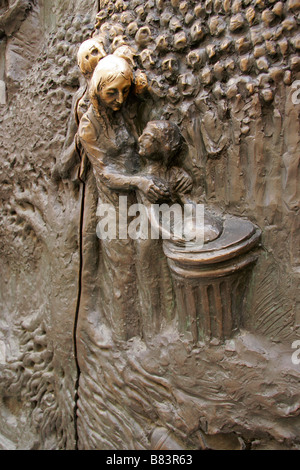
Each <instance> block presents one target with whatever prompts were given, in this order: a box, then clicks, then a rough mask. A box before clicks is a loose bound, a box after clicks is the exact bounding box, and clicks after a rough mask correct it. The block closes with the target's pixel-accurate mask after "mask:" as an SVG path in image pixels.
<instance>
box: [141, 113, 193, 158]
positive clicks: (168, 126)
mask: <svg viewBox="0 0 300 470" xmlns="http://www.w3.org/2000/svg"><path fill="white" fill-rule="evenodd" d="M183 143H184V139H183V137H182V135H181V132H180V130H179V127H178V126H177V125H176V124H174V123H173V122H170V121H150V122H148V124H147V126H146V128H145V129H144V132H143V134H142V135H141V136H140V138H139V153H140V155H141V156H142V157H145V158H146V159H148V160H160V161H163V163H164V165H166V166H167V167H170V166H173V165H176V164H179V161H178V160H179V158H180V153H181V150H182V147H183Z"/></svg>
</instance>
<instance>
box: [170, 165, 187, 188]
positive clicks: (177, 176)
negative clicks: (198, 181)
mask: <svg viewBox="0 0 300 470" xmlns="http://www.w3.org/2000/svg"><path fill="white" fill-rule="evenodd" d="M169 182H170V185H171V188H172V191H173V192H175V193H182V194H185V193H188V192H190V191H191V190H192V187H193V180H192V178H191V176H190V175H189V174H188V173H187V172H186V171H185V170H183V169H182V168H179V167H176V166H174V167H172V168H171V169H170V170H169Z"/></svg>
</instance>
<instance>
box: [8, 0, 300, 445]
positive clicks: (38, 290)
mask: <svg viewBox="0 0 300 470" xmlns="http://www.w3.org/2000/svg"><path fill="white" fill-rule="evenodd" d="M299 7H300V4H299V1H298V0H287V1H282V2H280V1H279V2H276V1H273V0H244V1H242V0H232V1H231V0H224V1H221V0H206V1H193V0H188V1H184V0H182V1H179V0H166V1H160V0H156V1H154V0H148V1H147V2H143V1H140V0H128V1H122V0H116V1H110V2H109V1H106V0H103V1H102V0H101V1H100V2H98V1H95V2H90V1H87V0H76V1H75V0H74V1H61V0H60V1H58V0H56V1H52V2H50V1H47V0H44V1H41V0H23V1H15V2H11V1H10V2H9V1H7V2H4V3H3V6H2V7H1V9H0V84H1V86H0V113H1V114H0V121H1V127H0V138H1V153H0V159H1V165H0V182H1V185H0V198H1V219H0V237H1V243H0V257H1V264H0V266H1V280H2V282H1V288H0V430H1V431H0V448H2V449H75V448H78V449H159V448H165V449H195V450H196V449H207V448H208V449H299V445H300V438H299V420H300V418H299V413H300V393H299V377H300V365H299V364H297V363H296V362H297V361H296V362H295V361H294V363H293V361H292V354H293V353H294V352H295V349H293V347H292V344H293V343H294V341H296V340H299V339H300V333H299V326H300V313H299V311H300V307H299V306H300V298H299V278H300V251H299V246H300V230H299V228H300V227H299V225H300V222H299V220H300V219H299V201H300V194H299V188H300V185H299V155H300V151H299V150H300V149H299V111H300V104H299V101H300V100H299V98H298V95H297V89H298V88H299V84H297V81H298V80H300V74H299V70H300V59H299V57H298V56H299V47H300V45H299V32H298V31H299V29H298V28H299V26H298V25H299ZM12 8H15V9H16V10H13V11H14V13H15V14H14V15H11V14H10V13H11V12H12V10H11V9H12ZM16 12H17V13H16ZM97 13H98V15H97ZM96 15H97V18H96ZM12 17H13V18H14V20H12ZM92 35H94V36H99V35H104V37H105V41H104V42H105V43H104V49H105V52H106V54H112V53H114V52H115V50H116V49H117V48H118V47H120V46H122V44H126V45H129V46H130V47H132V48H134V49H135V57H134V60H135V64H136V71H137V70H139V71H140V72H143V73H145V74H146V76H147V80H148V85H149V86H148V91H147V96H146V97H145V99H144V101H143V102H142V106H141V108H140V109H139V113H138V114H135V115H131V116H130V117H131V118H134V119H135V120H136V121H137V123H138V129H137V132H138V133H139V134H141V133H142V130H143V129H144V128H145V126H146V124H147V122H149V121H153V120H167V121H172V122H173V123H175V124H177V125H178V127H179V128H180V131H181V133H182V134H183V136H184V138H185V140H186V142H187V147H188V155H187V157H186V161H185V168H186V170H187V171H188V172H189V174H191V175H192V177H193V190H192V197H193V199H194V200H195V201H197V202H204V203H205V204H206V205H208V206H209V207H211V208H212V209H213V210H216V211H218V212H221V213H222V214H227V215H229V216H235V217H238V218H240V219H243V220H246V219H247V220H248V221H251V222H252V223H253V224H254V225H255V226H256V227H259V228H260V230H261V232H262V235H261V241H260V243H261V245H260V249H259V254H258V255H257V260H256V262H255V264H253V266H252V269H251V270H249V272H248V271H247V272H246V273H245V278H243V279H242V281H239V282H241V283H242V288H243V292H242V293H243V295H242V297H241V301H240V300H239V301H237V300H236V299H240V297H239V295H240V294H239V292H240V291H239V289H238V287H237V286H238V285H239V282H237V283H236V284H234V282H235V281H234V282H233V283H232V284H230V286H231V287H230V288H229V290H230V292H229V294H228V296H227V297H226V295H227V294H226V295H225V293H224V294H222V292H225V290H224V291H223V290H222V289H223V287H222V285H220V291H219V293H220V294H219V296H221V299H220V303H221V304H222V305H224V306H223V307H222V305H221V307H220V308H221V311H222V312H224V311H225V310H226V308H228V305H229V303H230V302H232V303H234V302H236V311H237V314H238V315H240V317H241V318H239V322H240V324H239V328H240V329H239V330H237V331H236V332H235V334H234V335H233V336H230V337H229V338H225V339H224V338H211V339H210V340H208V341H207V340H206V339H205V338H203V337H201V335H200V336H199V337H198V336H197V337H196V338H195V336H193V330H192V329H189V326H190V325H187V324H184V321H183V319H182V317H183V312H184V313H185V310H184V308H187V311H186V313H187V315H188V314H189V312H190V311H191V310H192V309H193V308H194V309H195V311H196V315H201V312H202V311H204V310H205V303H204V301H205V298H206V297H205V296H208V301H211V304H212V305H215V309H214V308H213V309H212V317H213V318H215V315H216V314H215V312H216V310H217V304H216V302H217V301H218V299H219V297H213V293H214V292H215V291H214V290H213V288H211V287H205V288H203V287H202V288H198V284H197V282H196V281H195V280H193V281H191V282H190V283H189V281H188V283H187V284H188V286H186V285H185V284H184V286H183V285H182V282H181V281H182V280H181V279H180V278H178V277H176V276H175V277H174V276H173V273H172V272H171V270H170V265H169V264H168V263H167V259H166V256H165V252H166V250H165V251H164V250H163V246H162V243H161V241H153V240H146V241H141V242H139V241H133V240H128V243H127V244H125V243H124V240H122V243H120V244H119V245H118V244H115V245H114V247H113V250H108V249H107V247H106V246H105V245H104V244H103V243H101V241H100V240H99V239H98V237H97V235H96V226H97V222H98V218H97V217H96V209H97V203H98V190H97V181H96V179H95V177H94V173H93V171H92V169H91V167H87V175H86V177H85V179H84V181H85V182H84V183H82V182H81V181H80V180H79V179H78V177H77V173H78V162H75V163H74V165H73V166H72V167H71V168H70V169H69V172H68V175H61V176H60V177H57V176H55V171H54V170H55V168H57V165H58V166H59V164H60V162H61V159H62V156H63V154H64V152H65V150H66V145H67V142H68V138H69V134H68V130H70V125H71V124H70V123H72V112H73V110H74V101H76V96H77V95H76V93H77V92H78V90H79V88H80V87H81V86H83V85H84V80H83V77H82V75H81V74H80V70H79V68H78V66H77V59H76V55H77V51H78V49H79V46H80V45H81V44H82V42H83V41H85V40H86V39H88V38H90V37H91V36H92ZM297 87H298V88H297ZM3 90H4V91H3ZM132 109H133V111H132V112H134V111H135V108H132ZM246 274H247V276H246ZM119 283H120V284H119ZM119 285H120V288H121V290H120V291H119V292H118V289H119ZM214 285H215V284H214ZM186 287H187V288H188V289H190V291H191V292H193V295H192V296H191V297H189V296H188V295H187V293H186V292H187V291H186V290H185V288H186ZM224 289H225V287H224ZM234 289H236V290H234ZM181 292H183V294H182V295H183V297H180V293H181ZM185 295H186V296H187V297H184V296H185ZM191 298H193V299H194V300H195V299H196V301H197V302H196V306H195V305H194V306H193V305H191V302H190V301H189V299H191ZM124 299H130V302H129V301H128V302H129V303H127V304H125V309H124ZM180 299H181V300H182V299H183V300H182V302H183V303H181V301H180ZM184 299H185V300H188V302H187V303H184ZM216 299H217V300H216ZM224 299H225V300H224ZM214 302H215V304H214ZM222 302H223V303H222ZM183 304H184V305H185V307H183ZM187 305H188V307H187ZM203 309H204V310H203ZM222 309H223V310H222ZM224 309H225V310H224ZM121 311H122V312H123V311H125V313H126V312H127V313H126V314H127V318H126V317H125V320H124V317H120V315H119V312H121ZM123 320H124V321H125V324H122V321H123ZM198 326H199V325H198ZM122 328H124V330H126V331H129V334H128V336H127V337H125V338H124V337H123V336H122V335H121V336H120V335H119V333H120V331H122ZM185 330H186V331H185ZM298 357H299V355H298Z"/></svg>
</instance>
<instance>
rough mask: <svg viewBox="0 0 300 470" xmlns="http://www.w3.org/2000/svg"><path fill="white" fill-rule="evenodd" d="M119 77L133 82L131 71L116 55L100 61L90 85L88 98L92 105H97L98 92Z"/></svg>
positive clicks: (123, 60)
mask: <svg viewBox="0 0 300 470" xmlns="http://www.w3.org/2000/svg"><path fill="white" fill-rule="evenodd" d="M119 76H122V77H124V78H125V79H126V80H130V81H131V82H133V71H132V69H131V67H130V65H129V64H128V62H127V61H126V60H125V59H123V58H121V57H118V56H116V55H112V54H111V55H107V56H106V57H104V58H103V59H101V60H100V61H99V63H98V65H97V67H96V68H95V71H94V73H93V77H92V79H91V84H90V98H91V102H92V103H93V104H94V103H95V104H97V103H98V104H99V99H98V95H99V91H101V89H102V88H103V87H104V86H105V85H106V84H108V83H111V82H112V81H114V80H115V79H116V78H118V77H119Z"/></svg>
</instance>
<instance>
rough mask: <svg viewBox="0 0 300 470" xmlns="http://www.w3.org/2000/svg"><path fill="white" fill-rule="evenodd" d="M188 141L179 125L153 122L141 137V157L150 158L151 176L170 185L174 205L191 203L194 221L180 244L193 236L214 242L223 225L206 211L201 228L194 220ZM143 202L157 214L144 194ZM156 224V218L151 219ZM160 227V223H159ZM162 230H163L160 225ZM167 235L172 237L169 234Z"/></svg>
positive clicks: (147, 169)
mask: <svg viewBox="0 0 300 470" xmlns="http://www.w3.org/2000/svg"><path fill="white" fill-rule="evenodd" d="M184 147H185V141H184V138H183V136H182V134H181V132H180V130H179V128H178V126H177V125H176V124H174V123H172V122H170V121H151V122H149V123H148V124H147V126H146V128H145V130H144V132H143V133H142V135H141V136H140V138H139V154H140V156H141V157H143V158H144V159H146V161H147V165H146V168H145V169H144V170H143V171H144V173H145V174H147V175H156V176H158V177H159V178H162V179H163V180H165V181H166V182H167V183H168V189H169V196H168V197H167V200H168V201H169V202H170V203H176V202H178V203H179V204H181V205H183V204H187V205H188V207H189V208H190V211H191V216H192V217H191V218H190V219H189V220H188V221H187V222H186V221H185V223H184V230H183V231H184V233H185V235H186V240H185V237H184V236H183V237H182V238H178V240H177V242H178V243H184V244H186V242H187V241H191V240H192V239H193V237H194V236H195V237H196V236H197V234H198V235H199V233H200V231H201V233H202V231H203V237H202V235H201V236H200V237H199V238H201V240H203V241H204V242H208V241H211V240H214V239H215V238H217V237H218V236H219V235H220V230H221V229H220V224H219V222H218V221H217V219H216V218H215V217H214V216H212V214H210V213H209V212H208V211H204V220H203V221H202V224H201V225H199V224H198V225H197V224H196V220H195V219H194V218H193V217H194V215H192V214H194V213H195V206H196V203H195V202H194V201H193V200H192V199H191V198H190V196H189V194H188V193H190V192H191V190H192V186H193V181H192V178H191V176H190V175H189V174H188V173H187V172H186V171H185V170H184V169H183V168H182V165H183V155H184ZM140 197H141V199H142V201H143V203H144V204H145V205H146V206H148V212H149V213H152V214H153V211H152V208H151V205H149V202H148V201H147V200H146V199H145V198H144V196H143V195H140ZM151 220H152V223H153V221H154V220H155V219H153V218H152V219H151ZM157 224H158V225H159V222H158V221H157ZM160 230H162V227H161V226H160ZM165 235H166V236H168V235H170V238H171V239H172V238H173V237H172V234H167V233H165Z"/></svg>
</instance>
